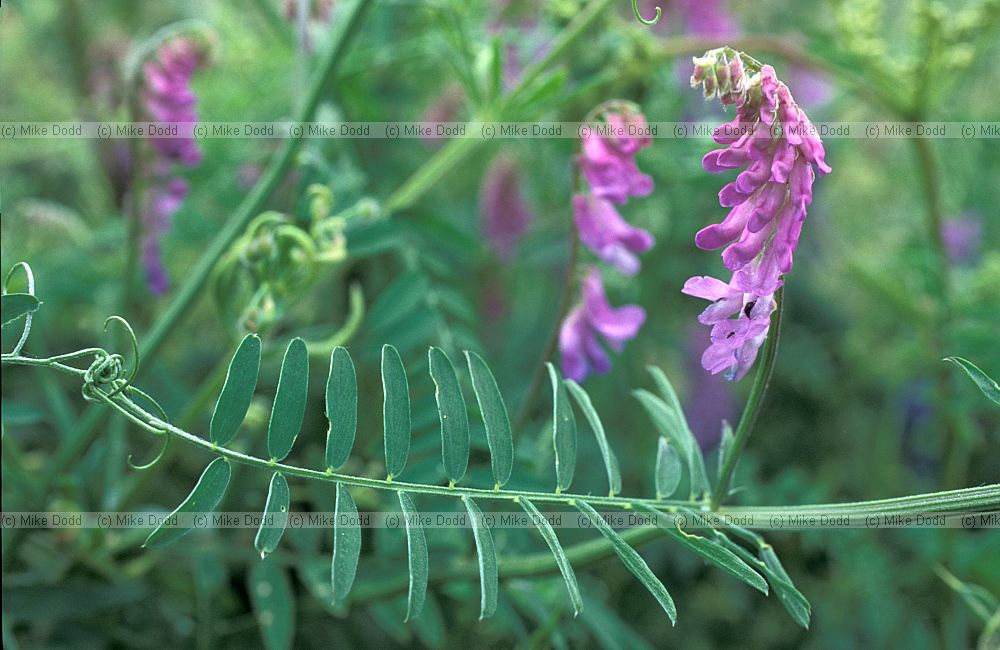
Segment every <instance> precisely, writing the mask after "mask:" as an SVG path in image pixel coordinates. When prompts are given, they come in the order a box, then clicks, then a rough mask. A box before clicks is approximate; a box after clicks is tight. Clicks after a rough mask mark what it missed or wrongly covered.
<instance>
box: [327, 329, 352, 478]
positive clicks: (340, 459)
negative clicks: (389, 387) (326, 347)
mask: <svg viewBox="0 0 1000 650" xmlns="http://www.w3.org/2000/svg"><path fill="white" fill-rule="evenodd" d="M326 417H327V420H329V422H330V428H329V429H328V430H327V432H326V467H327V469H330V470H336V469H340V468H341V467H343V466H344V463H346V462H347V459H348V458H349V457H350V455H351V449H352V448H353V447H354V436H355V435H356V434H357V430H358V377H357V374H356V372H355V370H354V362H353V361H352V360H351V354H350V353H349V352H348V351H347V350H346V349H345V348H342V347H340V346H337V347H335V348H334V349H333V352H331V353H330V374H329V375H328V376H327V379H326Z"/></svg>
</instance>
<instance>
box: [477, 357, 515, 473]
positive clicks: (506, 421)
mask: <svg viewBox="0 0 1000 650" xmlns="http://www.w3.org/2000/svg"><path fill="white" fill-rule="evenodd" d="M465 358H466V361H468V363H469V374H470V375H471V376H472V389H473V390H474V391H475V393H476V401H478V402H479V412H480V413H482V415H483V424H485V425H486V441H487V442H488V443H489V445H490V466H491V467H492V468H493V480H495V481H496V485H497V487H503V486H504V485H506V484H507V481H509V480H510V473H511V470H512V469H513V467H514V438H513V436H512V435H511V430H510V416H509V415H508V414H507V405H506V404H505V403H504V401H503V395H501V394H500V387H499V386H498V385H497V380H496V378H495V377H494V376H493V373H492V372H491V371H490V368H489V366H487V365H486V362H485V361H483V358H482V357H480V356H479V355H478V354H476V353H475V352H469V351H466V353H465Z"/></svg>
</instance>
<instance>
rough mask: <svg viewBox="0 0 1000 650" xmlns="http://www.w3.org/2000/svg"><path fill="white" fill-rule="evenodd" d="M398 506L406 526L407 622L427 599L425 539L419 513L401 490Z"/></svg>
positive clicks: (417, 614)
mask: <svg viewBox="0 0 1000 650" xmlns="http://www.w3.org/2000/svg"><path fill="white" fill-rule="evenodd" d="M399 505H400V507H401V508H402V510H403V520H404V523H405V524H406V550H407V554H408V556H409V559H410V565H409V566H410V589H409V592H408V593H407V598H406V620H407V621H409V620H410V619H414V618H417V617H418V616H420V612H421V611H422V610H423V608H424V601H425V600H426V598H427V568H428V559H427V538H426V537H425V536H424V529H423V527H422V526H421V525H420V522H419V521H418V517H419V516H420V513H419V512H417V508H416V507H415V506H414V505H413V499H411V498H410V495H408V494H407V493H406V492H403V491H402V490H400V491H399Z"/></svg>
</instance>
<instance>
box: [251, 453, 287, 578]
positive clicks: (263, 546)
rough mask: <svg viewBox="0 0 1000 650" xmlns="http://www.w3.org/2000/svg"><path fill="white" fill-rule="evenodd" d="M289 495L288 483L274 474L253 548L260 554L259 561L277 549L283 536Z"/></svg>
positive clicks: (282, 477)
mask: <svg viewBox="0 0 1000 650" xmlns="http://www.w3.org/2000/svg"><path fill="white" fill-rule="evenodd" d="M289 501H290V495H289V492H288V481H286V480H285V476H284V475H283V474H282V473H281V472H275V473H274V475H273V476H272V477H271V486H270V487H269V488H268V490H267V502H266V503H265V504H264V516H263V517H262V518H261V522H260V528H259V529H258V530H257V537H256V538H255V539H254V546H255V547H256V548H257V552H258V553H260V559H262V560H263V559H264V558H266V557H267V556H268V555H270V554H271V552H272V551H273V550H274V549H276V548H278V542H279V541H281V536H282V535H284V534H285V526H286V525H287V524H288V504H289Z"/></svg>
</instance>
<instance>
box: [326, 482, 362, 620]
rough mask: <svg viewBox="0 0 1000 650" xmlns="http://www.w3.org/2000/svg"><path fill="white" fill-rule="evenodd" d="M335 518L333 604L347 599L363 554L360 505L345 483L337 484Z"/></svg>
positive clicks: (332, 580)
mask: <svg viewBox="0 0 1000 650" xmlns="http://www.w3.org/2000/svg"><path fill="white" fill-rule="evenodd" d="M333 516H334V521H333V561H332V563H331V568H330V585H331V588H332V589H333V601H332V602H333V603H334V604H337V603H339V602H341V601H343V600H344V599H345V598H347V594H348V593H350V591H351V586H352V585H353V584H354V576H355V574H357V572H358V558H359V557H360V556H361V527H360V526H359V524H360V521H359V519H358V506H357V505H356V504H355V503H354V497H352V496H351V491H350V490H348V489H347V486H346V485H344V484H343V483H337V504H336V505H335V506H334V514H333Z"/></svg>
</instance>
